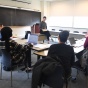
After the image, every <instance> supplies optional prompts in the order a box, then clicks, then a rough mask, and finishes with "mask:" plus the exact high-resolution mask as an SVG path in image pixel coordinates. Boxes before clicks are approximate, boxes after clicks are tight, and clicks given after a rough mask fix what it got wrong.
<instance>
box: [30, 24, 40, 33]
mask: <svg viewBox="0 0 88 88" xmlns="http://www.w3.org/2000/svg"><path fill="white" fill-rule="evenodd" d="M31 33H40V29H39V23H36V24H34V25H33V26H32V27H31Z"/></svg>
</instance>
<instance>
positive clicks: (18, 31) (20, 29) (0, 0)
mask: <svg viewBox="0 0 88 88" xmlns="http://www.w3.org/2000/svg"><path fill="white" fill-rule="evenodd" d="M31 1H32V2H31V4H26V3H21V2H15V1H11V0H0V5H4V6H12V7H13V6H14V7H21V8H25V9H30V10H33V11H39V12H41V6H40V0H31ZM10 27H11V28H12V30H13V36H18V37H24V35H25V31H30V30H31V27H30V26H10Z"/></svg>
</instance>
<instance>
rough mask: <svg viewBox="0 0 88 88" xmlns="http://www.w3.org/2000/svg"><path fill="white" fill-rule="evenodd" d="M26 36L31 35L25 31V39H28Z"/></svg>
mask: <svg viewBox="0 0 88 88" xmlns="http://www.w3.org/2000/svg"><path fill="white" fill-rule="evenodd" d="M28 34H31V32H30V31H25V39H27V38H28Z"/></svg>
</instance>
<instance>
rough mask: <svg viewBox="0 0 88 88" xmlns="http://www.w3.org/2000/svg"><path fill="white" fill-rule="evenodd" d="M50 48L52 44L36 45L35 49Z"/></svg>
mask: <svg viewBox="0 0 88 88" xmlns="http://www.w3.org/2000/svg"><path fill="white" fill-rule="evenodd" d="M50 46H51V44H37V45H34V47H35V48H40V49H44V48H48V47H50Z"/></svg>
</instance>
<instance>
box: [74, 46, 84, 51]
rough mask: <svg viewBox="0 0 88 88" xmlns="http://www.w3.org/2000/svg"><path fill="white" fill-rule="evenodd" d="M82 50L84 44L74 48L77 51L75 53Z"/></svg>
mask: <svg viewBox="0 0 88 88" xmlns="http://www.w3.org/2000/svg"><path fill="white" fill-rule="evenodd" d="M82 50H84V47H83V46H80V47H76V48H74V52H75V53H79V52H81V51H82Z"/></svg>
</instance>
